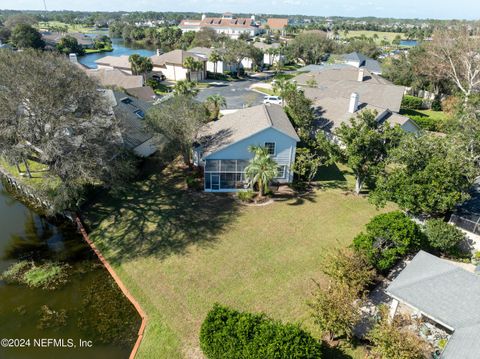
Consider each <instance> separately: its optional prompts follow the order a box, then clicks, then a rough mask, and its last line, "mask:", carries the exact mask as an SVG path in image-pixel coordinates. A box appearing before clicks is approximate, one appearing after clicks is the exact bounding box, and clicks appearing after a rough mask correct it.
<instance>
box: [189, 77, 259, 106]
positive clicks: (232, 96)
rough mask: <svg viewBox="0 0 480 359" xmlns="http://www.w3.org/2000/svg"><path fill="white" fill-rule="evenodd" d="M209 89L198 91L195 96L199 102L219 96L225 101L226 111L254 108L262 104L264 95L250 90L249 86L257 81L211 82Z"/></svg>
mask: <svg viewBox="0 0 480 359" xmlns="http://www.w3.org/2000/svg"><path fill="white" fill-rule="evenodd" d="M210 83H211V84H212V86H211V87H209V88H206V89H203V90H200V92H199V93H198V95H197V99H198V100H199V101H202V102H203V101H205V100H206V99H207V97H208V96H210V95H215V94H219V95H220V96H223V97H225V99H226V100H227V109H229V110H231V109H240V108H244V107H249V106H256V105H260V104H262V103H263V97H264V96H265V95H263V94H260V93H258V92H255V91H252V90H250V88H249V87H250V86H251V85H253V84H255V83H258V80H251V79H247V80H242V81H235V82H225V81H212V82H210Z"/></svg>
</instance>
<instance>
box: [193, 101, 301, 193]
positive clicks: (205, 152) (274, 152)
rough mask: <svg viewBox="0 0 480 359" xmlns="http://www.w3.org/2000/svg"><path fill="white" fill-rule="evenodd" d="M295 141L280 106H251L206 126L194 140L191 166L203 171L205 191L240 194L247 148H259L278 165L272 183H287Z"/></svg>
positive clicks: (242, 188)
mask: <svg viewBox="0 0 480 359" xmlns="http://www.w3.org/2000/svg"><path fill="white" fill-rule="evenodd" d="M299 141H300V139H299V138H298V135H297V133H296V132H295V129H294V128H293V126H292V124H291V123H290V120H289V119H288V117H287V115H286V114H285V111H284V110H283V108H282V107H281V106H278V105H259V106H254V107H250V108H246V109H242V110H238V111H236V112H233V113H230V114H227V115H225V116H223V117H222V118H220V119H219V120H217V121H214V122H210V123H208V124H206V125H205V126H204V127H203V128H202V129H201V130H200V132H199V134H198V137H197V145H196V146H195V148H194V163H195V164H196V165H197V166H200V167H202V168H203V170H204V175H205V183H204V188H205V191H207V192H236V191H241V190H244V189H246V188H247V183H246V179H245V174H244V171H245V167H246V166H248V164H249V161H250V160H251V159H252V157H253V155H252V153H250V152H249V151H248V147H249V146H251V145H260V146H264V147H266V148H267V149H268V150H269V153H270V155H271V156H272V157H273V159H274V160H275V161H276V162H277V164H278V177H277V178H276V179H275V181H276V182H278V183H289V182H291V181H292V180H293V170H292V165H293V162H294V161H295V151H296V145H297V142H299Z"/></svg>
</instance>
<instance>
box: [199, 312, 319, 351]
mask: <svg viewBox="0 0 480 359" xmlns="http://www.w3.org/2000/svg"><path fill="white" fill-rule="evenodd" d="M200 347H201V348H202V351H203V353H204V354H205V356H206V357H207V358H208V359H258V358H268V359H287V358H289V359H290V358H292V359H294V358H304V359H309V358H312V359H313V358H316V359H318V358H321V354H322V346H321V344H320V342H318V341H317V340H315V339H314V338H313V337H312V336H311V335H310V334H309V333H307V332H305V331H304V330H302V329H301V328H300V327H299V326H298V325H294V324H282V323H281V322H279V321H274V320H272V319H270V318H268V317H267V316H265V315H264V314H252V313H245V312H239V311H236V310H234V309H230V308H228V307H224V306H221V305H219V304H215V305H214V306H213V309H212V310H211V311H210V312H209V313H208V315H207V317H206V318H205V321H204V322H203V324H202V327H201V329H200Z"/></svg>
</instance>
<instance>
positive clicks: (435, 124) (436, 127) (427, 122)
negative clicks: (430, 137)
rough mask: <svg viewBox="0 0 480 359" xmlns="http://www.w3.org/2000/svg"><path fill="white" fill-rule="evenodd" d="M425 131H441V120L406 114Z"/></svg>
mask: <svg viewBox="0 0 480 359" xmlns="http://www.w3.org/2000/svg"><path fill="white" fill-rule="evenodd" d="M408 117H409V118H410V119H412V120H413V121H415V123H416V124H417V125H418V126H420V128H422V129H423V130H425V131H434V132H442V125H443V122H442V121H441V120H437V119H434V118H432V117H429V116H410V115H409V116H408Z"/></svg>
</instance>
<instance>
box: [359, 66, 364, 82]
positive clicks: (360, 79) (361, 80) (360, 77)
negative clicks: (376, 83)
mask: <svg viewBox="0 0 480 359" xmlns="http://www.w3.org/2000/svg"><path fill="white" fill-rule="evenodd" d="M364 76H365V70H364V69H363V68H360V69H358V82H363V78H364Z"/></svg>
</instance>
